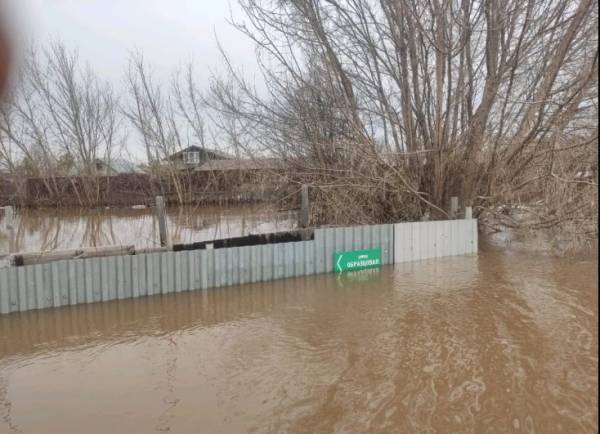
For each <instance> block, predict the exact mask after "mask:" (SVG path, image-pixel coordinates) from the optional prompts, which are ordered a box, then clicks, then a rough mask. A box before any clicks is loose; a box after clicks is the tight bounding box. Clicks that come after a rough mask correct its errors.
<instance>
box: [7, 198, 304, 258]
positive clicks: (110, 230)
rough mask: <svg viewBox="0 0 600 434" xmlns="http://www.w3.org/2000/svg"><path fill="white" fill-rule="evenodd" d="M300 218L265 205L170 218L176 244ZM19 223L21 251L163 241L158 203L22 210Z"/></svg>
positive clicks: (173, 213) (185, 210) (288, 225)
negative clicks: (156, 209) (154, 205)
mask: <svg viewBox="0 0 600 434" xmlns="http://www.w3.org/2000/svg"><path fill="white" fill-rule="evenodd" d="M295 222H296V214H295V213H293V212H274V211H270V210H268V209H267V210H266V209H264V207H263V208H260V209H259V208H252V207H246V208H215V207H212V208H211V207H171V208H169V210H168V218H167V225H168V228H169V234H170V236H171V238H172V240H173V242H174V243H191V242H198V241H208V240H213V239H219V238H229V237H236V236H242V235H248V234H251V233H254V234H256V233H266V232H277V231H285V230H289V229H292V228H293V227H294V226H295V224H296V223H295ZM15 226H16V250H18V251H39V250H55V249H69V248H78V247H96V246H107V245H132V244H133V245H135V246H136V247H137V248H142V247H156V246H159V245H160V242H159V238H158V224H157V221H156V217H155V215H154V210H153V208H145V209H131V208H120V209H103V210H90V209H72V210H69V209H43V210H40V209H22V210H20V212H19V214H17V218H16V225H15ZM7 251H8V240H7V238H5V237H0V253H3V252H7Z"/></svg>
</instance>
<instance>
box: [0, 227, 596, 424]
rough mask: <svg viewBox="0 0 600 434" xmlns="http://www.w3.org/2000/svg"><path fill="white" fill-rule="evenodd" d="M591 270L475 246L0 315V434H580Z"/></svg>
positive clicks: (592, 418)
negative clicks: (429, 256) (348, 268)
mask: <svg viewBox="0 0 600 434" xmlns="http://www.w3.org/2000/svg"><path fill="white" fill-rule="evenodd" d="M238 227H239V226H238ZM596 259H597V258H590V259H589V260H574V259H564V258H563V259H557V258H551V257H548V256H536V255H528V254H520V253H515V254H508V253H499V252H498V251H496V250H492V249H489V248H488V249H485V250H484V251H483V252H482V253H480V255H479V256H467V257H453V258H446V259H437V260H427V261H421V262H415V263H407V264H401V265H396V266H395V267H391V266H388V267H384V268H382V269H380V270H375V271H373V270H371V271H368V272H358V273H354V274H347V275H343V276H336V275H334V274H325V275H317V276H310V277H305V278H296V279H289V280H285V281H274V282H268V283H261V284H252V285H244V286H238V287H230V288H221V289H210V290H206V291H202V290H198V291H192V292H187V293H180V294H172V295H168V296H152V297H146V298H141V299H133V300H123V301H119V302H108V303H97V304H91V305H81V306H75V307H70V308H60V309H49V310H44V311H33V312H26V313H21V314H10V315H4V316H0V433H84V432H85V433H107V432H114V433H150V432H173V433H199V432H201V433H245V432H256V433H281V432H289V433H367V432H370V433H440V434H441V433H561V432H564V433H595V432H597V430H598V408H597V404H598V403H597V391H598V376H597V372H598V371H597V366H598V359H597V350H598V348H597V345H598V344H597V342H598V340H597V339H598V334H597V333H598V331H597V330H598V328H597V325H598V316H597V312H598V287H597V278H598V271H597V270H598V269H597V265H596Z"/></svg>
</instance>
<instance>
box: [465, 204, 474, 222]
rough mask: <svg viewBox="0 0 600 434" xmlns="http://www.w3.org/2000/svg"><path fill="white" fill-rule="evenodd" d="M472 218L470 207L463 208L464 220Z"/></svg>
mask: <svg viewBox="0 0 600 434" xmlns="http://www.w3.org/2000/svg"><path fill="white" fill-rule="evenodd" d="M472 218H473V208H472V207H470V206H467V207H465V219H467V220H469V219H472Z"/></svg>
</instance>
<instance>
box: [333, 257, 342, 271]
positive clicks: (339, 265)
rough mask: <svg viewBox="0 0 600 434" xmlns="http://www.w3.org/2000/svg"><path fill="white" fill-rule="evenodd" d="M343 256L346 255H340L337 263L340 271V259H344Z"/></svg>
mask: <svg viewBox="0 0 600 434" xmlns="http://www.w3.org/2000/svg"><path fill="white" fill-rule="evenodd" d="M343 257H344V255H340V257H339V258H338V260H337V262H336V264H335V265H336V266H337V268H338V271H342V266H341V265H340V261H341V260H342V258H343Z"/></svg>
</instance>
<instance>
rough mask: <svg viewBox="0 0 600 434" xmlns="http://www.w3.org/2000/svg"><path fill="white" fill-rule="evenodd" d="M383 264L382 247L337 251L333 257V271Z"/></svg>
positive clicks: (360, 268)
mask: <svg viewBox="0 0 600 434" xmlns="http://www.w3.org/2000/svg"><path fill="white" fill-rule="evenodd" d="M380 266H381V249H380V248H377V249H368V250H352V251H349V252H339V253H336V254H335V256H334V259H333V271H334V272H338V273H341V272H342V271H355V270H364V269H365V268H375V267H380Z"/></svg>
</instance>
